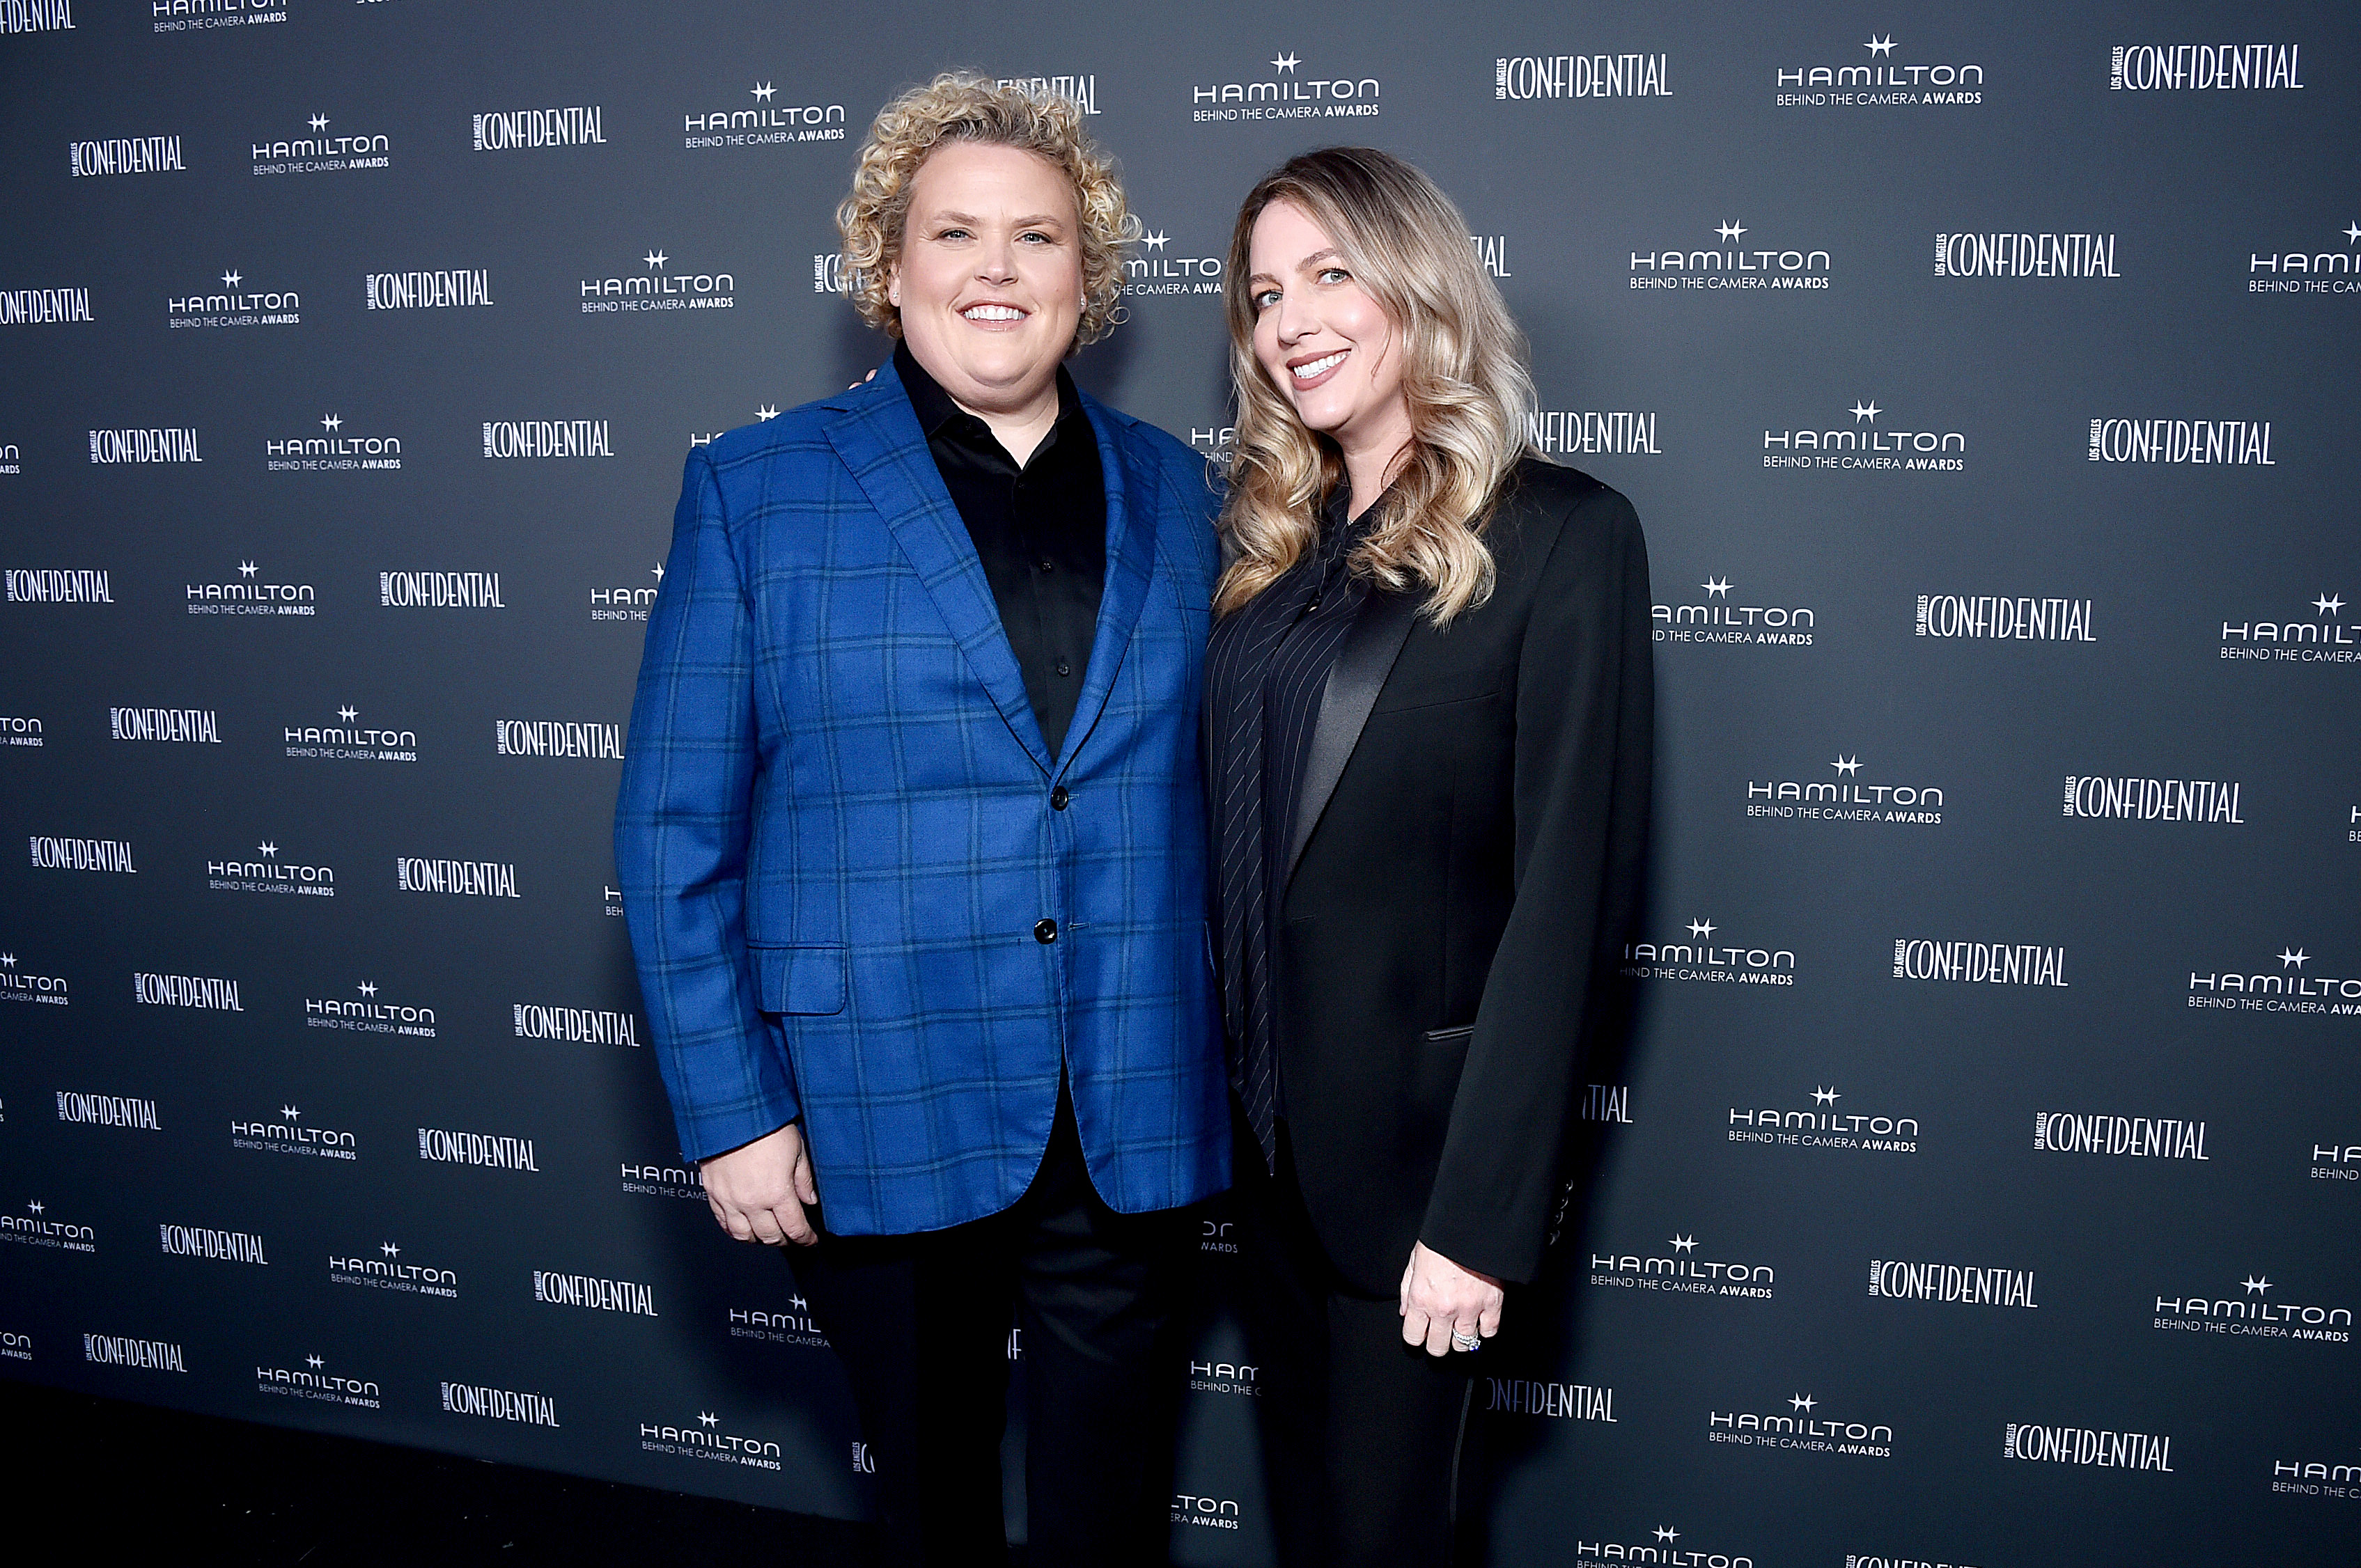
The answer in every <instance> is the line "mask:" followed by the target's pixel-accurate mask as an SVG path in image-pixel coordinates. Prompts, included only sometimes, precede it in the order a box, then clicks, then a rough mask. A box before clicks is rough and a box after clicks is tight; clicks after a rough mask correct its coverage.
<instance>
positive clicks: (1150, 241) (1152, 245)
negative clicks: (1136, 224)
mask: <svg viewBox="0 0 2361 1568" xmlns="http://www.w3.org/2000/svg"><path fill="white" fill-rule="evenodd" d="M1171 237H1172V236H1170V235H1169V234H1166V233H1165V232H1164V231H1163V230H1162V229H1158V230H1157V231H1156V232H1155V233H1154V234H1144V235H1141V236H1139V243H1140V244H1142V245H1144V246H1146V247H1148V249H1150V250H1162V249H1163V248H1164V242H1165V241H1167V240H1169V239H1170V238H1171Z"/></svg>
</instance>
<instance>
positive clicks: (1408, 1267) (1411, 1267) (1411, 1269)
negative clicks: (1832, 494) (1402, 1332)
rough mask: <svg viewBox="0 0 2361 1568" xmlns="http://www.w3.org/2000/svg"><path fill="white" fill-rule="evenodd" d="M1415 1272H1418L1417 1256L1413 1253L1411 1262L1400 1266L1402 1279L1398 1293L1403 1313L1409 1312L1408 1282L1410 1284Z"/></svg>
mask: <svg viewBox="0 0 2361 1568" xmlns="http://www.w3.org/2000/svg"><path fill="white" fill-rule="evenodd" d="M1417 1272H1418V1256H1417V1255H1416V1254H1415V1253H1413V1254H1412V1255H1411V1261H1410V1262H1408V1263H1405V1264H1403V1265H1402V1277H1401V1291H1400V1295H1401V1310H1403V1311H1405V1312H1407V1311H1409V1310H1410V1282H1411V1276H1413V1275H1415V1274H1416V1273H1417Z"/></svg>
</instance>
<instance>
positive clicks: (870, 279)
mask: <svg viewBox="0 0 2361 1568" xmlns="http://www.w3.org/2000/svg"><path fill="white" fill-rule="evenodd" d="M954 141H966V142H983V143H986V144H989V145H991V146H994V147H1013V148H1017V149H1019V150H1020V151H1024V152H1029V153H1033V154H1035V155H1037V156H1038V157H1040V158H1043V159H1048V160H1049V163H1050V164H1051V165H1052V166H1054V167H1055V168H1056V169H1057V170H1059V172H1060V173H1062V174H1063V175H1065V177H1066V178H1067V180H1068V181H1071V183H1072V185H1073V188H1074V211H1075V213H1076V214H1077V215H1078V216H1079V217H1080V219H1081V222H1080V223H1079V224H1078V225H1076V226H1077V227H1078V229H1079V230H1080V233H1079V235H1078V238H1079V240H1080V242H1081V248H1082V296H1083V297H1082V319H1081V320H1080V321H1079V322H1078V323H1076V324H1075V328H1074V341H1073V342H1072V343H1071V345H1068V347H1067V350H1066V351H1067V352H1068V353H1069V354H1071V353H1072V352H1073V351H1074V350H1075V349H1077V348H1080V347H1082V345H1084V344H1086V343H1096V342H1097V341H1098V340H1099V339H1100V338H1103V337H1104V336H1105V335H1106V334H1108V333H1110V332H1113V331H1114V330H1115V326H1116V324H1117V323H1120V322H1121V321H1122V320H1123V309H1122V305H1121V301H1122V298H1123V247H1125V246H1126V245H1127V244H1129V243H1131V242H1132V241H1134V240H1136V239H1137V238H1138V237H1139V233H1140V222H1139V219H1138V218H1137V217H1136V216H1135V215H1133V214H1132V212H1131V211H1130V209H1129V207H1128V206H1127V205H1126V203H1125V201H1124V194H1123V181H1121V180H1120V179H1118V178H1117V177H1116V174H1115V159H1112V158H1110V157H1109V156H1108V155H1107V153H1106V152H1105V150H1104V148H1101V147H1100V146H1099V145H1098V143H1096V142H1094V141H1093V140H1092V139H1091V137H1090V136H1089V135H1088V134H1087V133H1086V132H1085V131H1084V130H1083V129H1082V110H1081V109H1080V108H1078V107H1077V106H1076V105H1075V104H1074V102H1073V100H1071V98H1068V97H1065V96H1064V95H1062V94H1060V93H1050V92H1047V91H1040V90H1036V89H1033V88H1029V87H1026V86H1021V85H1018V84H1016V83H1011V84H1009V85H1007V86H1005V87H1004V86H1002V85H1001V84H1000V83H999V82H995V81H994V79H993V78H991V77H989V76H979V75H977V74H975V73H974V72H973V71H945V72H943V73H942V74H941V75H940V76H938V77H936V78H935V79H934V80H933V81H932V82H928V83H927V84H926V85H925V86H923V87H913V88H911V89H910V90H909V91H907V92H906V93H903V94H902V95H901V96H900V97H898V98H896V99H895V100H894V101H893V102H892V103H890V104H886V105H885V106H884V108H882V109H880V110H878V111H877V118H876V120H875V121H874V122H873V124H872V125H871V126H870V127H869V137H868V139H867V140H866V141H863V142H862V144H861V158H860V160H859V162H858V163H856V164H855V165H854V167H853V170H852V192H851V194H850V195H848V196H846V197H845V199H844V200H843V201H842V202H841V203H839V204H838V206H837V209H836V226H837V232H838V233H839V234H840V235H841V236H843V239H844V273H845V276H846V278H847V279H848V280H850V281H851V295H852V303H853V305H854V307H855V308H856V309H858V310H859V311H860V312H861V319H862V320H863V321H865V322H867V323H869V324H870V325H871V326H873V327H879V328H882V329H883V330H884V331H885V332H886V333H888V334H891V335H893V336H895V337H899V336H901V335H902V313H901V312H900V311H899V310H898V309H896V308H895V304H894V302H893V301H892V300H891V299H889V298H887V290H888V289H889V288H890V287H891V286H892V275H893V271H894V269H895V266H896V265H897V264H898V263H899V262H900V261H901V259H902V226H903V224H904V222H905V221H906V219H907V218H908V216H909V213H910V186H911V182H912V181H914V180H916V179H917V173H918V169H919V167H920V166H921V165H922V164H924V163H925V162H926V161H927V159H928V157H929V156H930V155H931V154H932V153H933V152H934V150H935V149H936V148H939V147H940V146H942V145H943V144H944V143H945V142H954Z"/></svg>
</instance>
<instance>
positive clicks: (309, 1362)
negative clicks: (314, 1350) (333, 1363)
mask: <svg viewBox="0 0 2361 1568" xmlns="http://www.w3.org/2000/svg"><path fill="white" fill-rule="evenodd" d="M303 1365H306V1366H310V1367H314V1368H317V1367H322V1366H325V1365H328V1364H327V1363H326V1362H324V1361H323V1360H321V1359H320V1358H319V1357H318V1356H316V1355H307V1356H305V1357H304V1358H303Z"/></svg>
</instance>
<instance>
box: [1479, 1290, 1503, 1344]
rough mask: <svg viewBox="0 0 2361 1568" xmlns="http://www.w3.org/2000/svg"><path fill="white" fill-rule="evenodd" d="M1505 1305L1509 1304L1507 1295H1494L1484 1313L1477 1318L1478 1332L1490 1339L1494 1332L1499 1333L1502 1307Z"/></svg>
mask: <svg viewBox="0 0 2361 1568" xmlns="http://www.w3.org/2000/svg"><path fill="white" fill-rule="evenodd" d="M1505 1305H1507V1299H1506V1298H1505V1297H1500V1296H1495V1297H1493V1298H1492V1299H1491V1300H1490V1302H1488V1304H1487V1305H1486V1306H1485V1308H1484V1311H1483V1315H1482V1316H1480V1317H1478V1318H1477V1320H1476V1332H1477V1333H1478V1334H1480V1335H1481V1336H1483V1337H1484V1338H1485V1339H1490V1338H1491V1337H1492V1336H1493V1335H1494V1334H1496V1333H1499V1332H1500V1309H1501V1308H1502V1307H1504V1306H1505Z"/></svg>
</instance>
